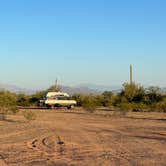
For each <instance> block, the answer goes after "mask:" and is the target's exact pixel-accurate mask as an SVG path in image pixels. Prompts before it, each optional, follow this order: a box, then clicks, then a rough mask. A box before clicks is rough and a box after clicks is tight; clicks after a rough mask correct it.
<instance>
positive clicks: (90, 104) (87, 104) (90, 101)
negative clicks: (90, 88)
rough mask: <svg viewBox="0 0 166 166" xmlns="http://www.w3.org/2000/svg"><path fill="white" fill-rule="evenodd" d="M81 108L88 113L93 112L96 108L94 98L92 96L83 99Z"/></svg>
mask: <svg viewBox="0 0 166 166" xmlns="http://www.w3.org/2000/svg"><path fill="white" fill-rule="evenodd" d="M82 107H83V108H84V109H85V110H86V111H88V112H91V113H92V112H94V111H95V109H96V108H97V103H96V98H95V96H93V95H86V96H84V98H83V103H82Z"/></svg>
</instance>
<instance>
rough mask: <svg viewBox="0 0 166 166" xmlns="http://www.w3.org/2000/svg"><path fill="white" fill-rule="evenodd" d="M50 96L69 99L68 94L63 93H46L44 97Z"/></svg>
mask: <svg viewBox="0 0 166 166" xmlns="http://www.w3.org/2000/svg"><path fill="white" fill-rule="evenodd" d="M52 96H66V97H69V94H67V93H64V92H48V93H47V94H46V97H52Z"/></svg>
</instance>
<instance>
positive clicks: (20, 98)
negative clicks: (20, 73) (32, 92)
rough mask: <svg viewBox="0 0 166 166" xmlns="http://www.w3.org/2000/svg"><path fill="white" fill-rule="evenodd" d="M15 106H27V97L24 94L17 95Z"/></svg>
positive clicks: (28, 103)
mask: <svg viewBox="0 0 166 166" xmlns="http://www.w3.org/2000/svg"><path fill="white" fill-rule="evenodd" d="M17 105H19V106H29V105H30V102H29V96H28V95H25V94H18V95H17Z"/></svg>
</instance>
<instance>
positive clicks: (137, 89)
mask: <svg viewBox="0 0 166 166" xmlns="http://www.w3.org/2000/svg"><path fill="white" fill-rule="evenodd" d="M120 95H121V96H123V97H125V98H126V99H127V101H128V102H141V101H142V100H143V99H144V96H145V90H144V88H143V87H142V86H139V85H137V84H136V83H132V84H128V83H125V84H123V90H122V92H121V93H120Z"/></svg>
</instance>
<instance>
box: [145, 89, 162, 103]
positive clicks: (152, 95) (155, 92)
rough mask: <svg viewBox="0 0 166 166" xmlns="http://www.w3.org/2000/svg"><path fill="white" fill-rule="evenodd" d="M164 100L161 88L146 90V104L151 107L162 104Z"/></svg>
mask: <svg viewBox="0 0 166 166" xmlns="http://www.w3.org/2000/svg"><path fill="white" fill-rule="evenodd" d="M163 98H164V95H162V93H161V90H160V88H158V87H150V88H147V89H146V95H145V103H146V104H148V105H151V104H153V103H158V102H161V101H162V100H163Z"/></svg>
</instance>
